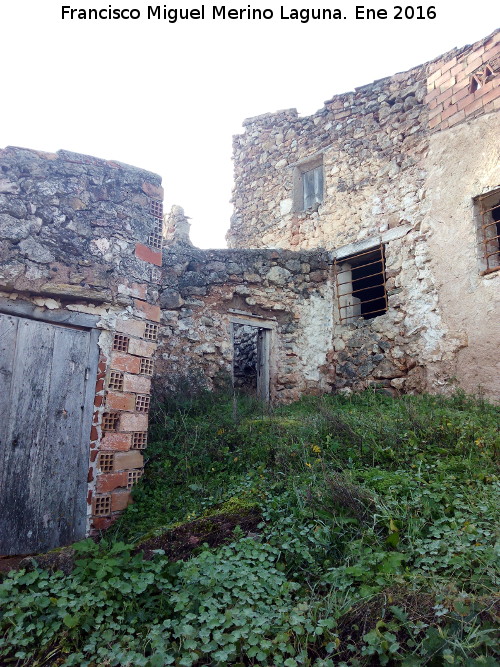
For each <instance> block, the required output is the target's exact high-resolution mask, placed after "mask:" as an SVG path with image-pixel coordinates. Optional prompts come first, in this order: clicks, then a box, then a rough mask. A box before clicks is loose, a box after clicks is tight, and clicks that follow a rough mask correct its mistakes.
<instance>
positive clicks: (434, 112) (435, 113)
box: [429, 104, 443, 120]
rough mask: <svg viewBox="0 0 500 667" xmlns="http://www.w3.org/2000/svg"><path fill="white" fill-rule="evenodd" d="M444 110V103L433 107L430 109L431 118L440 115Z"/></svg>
mask: <svg viewBox="0 0 500 667" xmlns="http://www.w3.org/2000/svg"><path fill="white" fill-rule="evenodd" d="M442 111H443V105H442V104H440V105H439V106H437V107H436V108H435V109H432V111H429V120H431V118H435V117H436V116H438V115H439V114H440V113H441V112H442Z"/></svg>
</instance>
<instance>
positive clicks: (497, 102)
mask: <svg viewBox="0 0 500 667" xmlns="http://www.w3.org/2000/svg"><path fill="white" fill-rule="evenodd" d="M493 106H494V108H495V111H496V110H497V109H500V99H498V100H495V101H494V102H493Z"/></svg>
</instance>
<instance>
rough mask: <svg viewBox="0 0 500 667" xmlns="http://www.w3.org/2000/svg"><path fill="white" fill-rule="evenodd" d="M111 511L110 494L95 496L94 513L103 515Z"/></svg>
mask: <svg viewBox="0 0 500 667" xmlns="http://www.w3.org/2000/svg"><path fill="white" fill-rule="evenodd" d="M110 512H111V496H96V497H95V502H94V514H95V515H96V516H105V515H106V514H109V513H110Z"/></svg>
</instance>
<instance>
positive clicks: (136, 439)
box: [132, 431, 148, 449]
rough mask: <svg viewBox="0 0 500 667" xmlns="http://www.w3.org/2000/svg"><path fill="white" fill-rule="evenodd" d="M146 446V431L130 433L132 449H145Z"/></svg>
mask: <svg viewBox="0 0 500 667" xmlns="http://www.w3.org/2000/svg"><path fill="white" fill-rule="evenodd" d="M147 446H148V432H147V431H140V432H138V433H132V449H146V447H147Z"/></svg>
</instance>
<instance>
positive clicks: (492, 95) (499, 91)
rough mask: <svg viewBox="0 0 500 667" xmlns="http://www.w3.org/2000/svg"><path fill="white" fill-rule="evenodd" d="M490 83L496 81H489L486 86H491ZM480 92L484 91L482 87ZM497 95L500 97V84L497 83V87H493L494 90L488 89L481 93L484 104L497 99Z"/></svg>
mask: <svg viewBox="0 0 500 667" xmlns="http://www.w3.org/2000/svg"><path fill="white" fill-rule="evenodd" d="M490 83H494V82H493V81H490V82H489V83H487V84H486V86H489V84H490ZM486 86H485V88H486ZM479 92H480V93H482V92H483V90H482V89H481V90H480V91H479ZM497 97H500V86H499V85H498V84H497V86H496V88H493V90H490V91H486V94H485V95H481V99H482V101H483V104H488V102H492V101H493V100H496V99H497Z"/></svg>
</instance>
